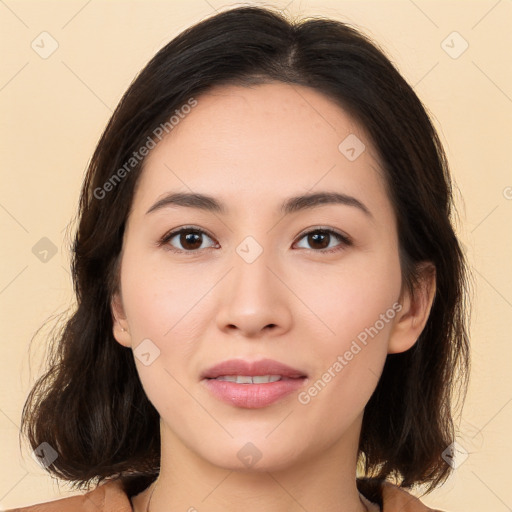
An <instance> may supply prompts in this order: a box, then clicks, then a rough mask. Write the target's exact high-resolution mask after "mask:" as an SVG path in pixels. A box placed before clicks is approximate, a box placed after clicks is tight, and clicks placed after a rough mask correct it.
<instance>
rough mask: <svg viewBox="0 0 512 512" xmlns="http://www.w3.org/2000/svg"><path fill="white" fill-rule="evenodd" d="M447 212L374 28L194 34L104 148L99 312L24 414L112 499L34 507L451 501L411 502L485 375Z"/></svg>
mask: <svg viewBox="0 0 512 512" xmlns="http://www.w3.org/2000/svg"><path fill="white" fill-rule="evenodd" d="M451 209H452V197H451V183H450V176H449V172H448V165H447V162H446V158H445V155H444V152H443V149H442V147H441V144H440V142H439V139H438V136H437V134H436V132H435V130H434V128H433V126H432V124H431V121H430V119H429V117H428V115H427V113H426V112H425V109H424V107H423V106H422V104H421V102H420V100H419V99H418V98H417V96H416V95H415V93H414V92H413V90H412V88H411V87H410V86H409V85H408V84H407V83H406V82H405V80H404V79H403V78H402V77H401V75H400V74H399V73H398V71H397V70H396V69H395V68H394V67H393V65H392V64H391V63H390V61H389V60H388V59H387V57H386V56H385V55H384V54H383V53H382V51H381V50H379V49H378V48H377V47H376V45H375V43H373V42H371V41H370V40H368V39H367V38H366V37H365V36H364V35H362V34H361V33H359V32H358V31H356V30H355V29H353V28H351V27H349V26H347V25H345V24H343V23H341V22H338V21H334V20H327V19H319V18H317V19H309V20H304V21H299V22H290V21H288V20H286V19H285V18H284V17H282V16H281V15H279V14H278V13H276V12H274V11H271V10H267V9H263V8H257V7H241V8H235V9H231V10H229V11H225V12H222V13H220V14H217V15H215V16H213V17H211V18H209V19H206V20H205V21H202V22H201V23H199V24H197V25H195V26H193V27H191V28H189V29H188V30H186V31H184V32H183V33H181V34H180V35H179V36H178V37H176V38H175V39H174V40H172V41H171V42H170V43H169V44H167V45H166V46H165V47H164V48H163V49H162V50H160V51H159V52H158V53H157V55H156V56H155V57H154V58H153V59H152V60H151V61H150V62H149V63H148V65H147V66H146V67H145V68H144V69H143V70H142V72H141V73H140V74H139V75H138V77H137V78H136V80H135V81H134V82H133V83H132V84H131V86H130V87H129V89H128V91H127V92H126V93H125V95H124V97H123V98H122V100H121V102H120V103H119V105H118V107H117V109H116V111H115V113H114V114H113V116H112V118H111V120H110V122H109V123H108V126H107V127H106V129H105V132H104V133H103V135H102V137H101V140H100V141H99V144H98V146H97V148H96V151H95V153H94V155H93V158H92V161H91V164H90V167H89V170H88V174H87V176H86V179H85V182H84V185H83V189H82V195H81V200H80V211H79V227H78V230H77V234H76V238H75V242H74V246H73V278H74V283H75V291H76V294H77V309H76V311H75V312H74V313H73V315H72V316H71V318H70V319H69V321H68V322H67V324H66V325H65V328H64V330H63V332H62V333H60V335H59V336H58V339H57V341H58V344H57V346H56V350H55V351H54V357H53V358H52V360H51V361H50V369H49V370H48V372H47V373H46V374H45V375H44V376H43V377H42V378H41V379H40V380H39V381H38V382H37V383H36V385H35V387H34V389H33V390H32V392H31V394H30V396H29V397H28V399H27V403H26V404H25V408H24V411H23V418H22V420H23V423H22V425H23V432H24V433H25V434H26V435H27V437H28V439H29V441H30V443H31V446H32V447H33V448H34V450H36V454H38V456H39V457H40V459H41V461H42V464H43V466H45V467H46V468H47V470H48V471H49V472H51V473H52V474H53V475H55V476H57V477H59V478H61V479H64V480H68V481H71V482H73V483H74V484H75V485H76V486H77V488H86V487H87V486H88V485H90V484H91V483H94V484H95V485H97V487H96V488H95V489H94V490H88V492H87V493H86V494H84V495H82V496H75V497H71V498H65V499H61V500H56V501H54V502H50V503H47V504H40V505H37V506H34V507H26V508H22V509H18V510H23V511H26V512H29V511H31V510H32V511H35V510H38V511H44V512H49V511H58V510H83V511H85V510H104V511H114V510H116V511H134V512H163V511H170V510H173V511H174V510H189V511H193V510H208V511H218V510H223V511H226V510H235V508H238V507H239V506H243V507H244V509H245V510H249V511H251V510H265V511H271V512H273V511H275V512H278V511H284V510H286V511H298V510H326V511H339V510H347V511H354V512H356V511H357V512H359V511H365V510H366V511H377V510H381V511H384V512H393V511H418V512H419V511H427V510H430V509H428V508H427V507H425V506H424V505H423V504H422V503H421V502H420V500H419V499H418V498H415V497H413V495H412V494H411V493H409V492H408V491H407V490H410V489H412V488H413V487H414V486H417V485H424V486H425V487H426V489H427V491H428V490H432V489H434V488H435V487H436V486H439V485H440V484H441V483H443V482H444V481H445V479H446V478H447V477H448V476H449V474H450V471H451V467H450V465H449V464H448V463H447V462H446V460H448V461H449V458H448V457H447V456H446V454H447V453H449V452H450V447H451V445H452V443H453V441H454V424H453V419H452V412H451V404H452V398H453V397H454V396H455V393H456V392H460V396H463V395H464V391H465V384H466V381H467V370H468V366H469V361H468V340H467V322H468V315H467V311H466V307H465V304H466V284H467V267H466V263H465V259H464V256H463V253H462V251H461V248H460V244H459V242H458V240H457V237H456V236H455V233H454V229H453V226H452V221H451ZM458 377H462V379H460V380H459V379H458ZM457 382H460V384H461V385H460V386H459V387H455V383H457ZM356 475H358V476H359V478H356Z"/></svg>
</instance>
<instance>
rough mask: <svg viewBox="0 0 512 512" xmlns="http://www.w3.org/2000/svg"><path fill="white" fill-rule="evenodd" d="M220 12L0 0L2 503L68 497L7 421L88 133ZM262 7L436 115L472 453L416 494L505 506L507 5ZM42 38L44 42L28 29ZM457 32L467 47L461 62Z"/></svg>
mask: <svg viewBox="0 0 512 512" xmlns="http://www.w3.org/2000/svg"><path fill="white" fill-rule="evenodd" d="M253 3H257V2H253ZM229 5H235V4H230V3H229V2H228V3H224V2H221V1H219V0H194V1H186V2H185V1H170V0H167V1H148V2H142V1H139V2H120V1H108V2H107V1H105V0H103V1H102V0H92V1H91V0H89V1H87V0H81V1H79V2H75V1H67V2H63V1H61V2H49V1H39V2H28V1H25V2H22V1H14V0H4V1H0V38H1V41H0V43H1V44H0V48H1V49H2V60H1V62H2V67H1V70H0V104H1V109H2V118H1V119H2V123H1V134H0V137H1V165H0V172H1V189H0V226H1V233H2V251H1V258H2V266H1V270H0V311H1V313H0V314H1V325H2V331H1V332H2V342H1V347H2V355H1V357H0V375H1V391H0V443H1V445H0V509H2V507H3V508H11V507H14V506H19V505H28V504H32V503H35V502H41V501H48V500H50V499H54V498H56V497H59V496H63V495H69V493H70V491H69V490H68V489H69V487H67V486H66V485H64V484H62V485H61V486H60V487H59V486H58V485H57V483H56V482H55V481H52V479H50V478H49V477H48V476H47V475H46V473H45V472H44V471H43V470H42V468H40V467H39V466H38V465H37V464H36V463H35V462H34V461H33V459H32V458H31V454H30V451H29V450H28V449H25V450H24V452H23V456H22V455H21V454H20V453H19V446H18V426H19V423H20V414H21V409H22V406H23V403H24V400H25V397H26V395H27V393H28V391H29V389H30V388H31V386H32V384H33V382H34V381H35V379H36V377H37V376H38V375H39V374H40V371H41V362H42V356H43V353H44V337H39V338H38V342H37V343H34V345H33V350H32V356H31V358H29V357H28V347H29V343H30V340H31V337H32V336H33V335H34V333H35V331H36V329H37V328H38V327H40V326H41V324H43V323H44V322H45V321H46V320H47V319H48V317H49V316H50V315H53V314H56V313H59V312H62V311H64V310H65V309H66V307H67V306H68V305H69V304H71V301H72V293H71V292H72V289H71V281H70V275H69V271H68V252H67V246H68V239H67V238H66V226H67V225H68V223H69V221H70V220H71V219H72V217H73V215H74V213H75V208H76V204H77V200H78V193H79V188H80V184H81V180H82V177H83V173H84V170H85V168H86V165H87V163H88V160H89V158H90V156H91V155H92V152H93V149H94V146H95V144H96V142H97V140H98V137H99V136H100V133H101V131H102V129H103V127H104V126H105V124H106V122H107V120H108V118H109V116H110V114H111V111H112V110H113V109H114V107H115V105H116V104H117V102H118V101H119V99H120V97H121V95H122V93H123V92H124V91H125V89H126V88H127V86H128V85H129V83H130V81H131V80H132V78H133V77H134V76H135V74H136V73H137V72H138V71H139V70H140V69H141V68H142V67H143V66H144V64H145V63H146V62H147V61H148V59H149V58H150V57H151V56H152V55H153V54H154V53H155V52H156V51H157V50H158V49H159V48H160V47H161V46H163V45H164V44H165V43H166V42H168V41H169V40H170V39H171V38H172V37H173V36H175V35H176V34H178V32H180V31H181V30H182V29H184V28H186V27H187V26H189V25H191V24H193V23H195V22H197V21H199V20H201V19H203V18H204V17H206V16H209V15H210V14H212V13H213V12H214V11H215V10H222V9H224V8H226V7H227V6H229ZM267 5H273V6H277V7H279V8H285V7H286V6H287V10H288V11H289V12H291V13H294V14H295V13H300V14H320V15H327V16H332V17H336V18H338V19H341V20H344V21H349V22H351V23H353V24H355V25H357V26H359V27H360V28H362V29H363V30H364V31H365V32H366V33H368V34H369V35H370V36H373V37H374V38H375V39H376V40H377V41H378V42H379V43H380V44H381V45H382V46H383V48H384V49H385V50H386V51H387V52H388V54H389V55H390V56H391V58H392V60H393V61H394V62H395V63H396V65H397V66H398V67H399V69H400V70H401V72H402V73H403V74H404V76H405V77H406V79H407V80H408V81H409V82H410V83H411V84H412V85H413V86H414V87H415V90H416V92H417V94H418V95H419V96H420V98H421V99H422V100H423V101H424V103H425V104H426V105H427V106H428V108H429V110H430V111H431V113H432V115H433V116H434V119H435V123H436V126H437V127H438V129H439V130H440V133H441V137H442V140H443V141H444V143H445V147H446V150H447V153H448V156H449V160H450V163H451V168H452V172H453V175H454V177H455V180H456V182H457V185H458V189H459V193H458V196H457V201H458V208H459V212H460V225H459V227H458V230H459V234H460V236H461V239H462V240H463V242H464V245H465V246H466V248H467V251H468V254H469V258H470V262H471V266H472V270H473V273H474V277H475V293H474V295H475V301H474V314H473V321H472V331H471V332H472V351H473V372H472V379H471V387H470V390H469V395H468V399H467V402H466V407H465V410H464V413H463V415H462V418H461V422H460V425H461V432H460V438H459V443H460V444H461V445H462V446H463V447H464V448H465V449H466V450H467V451H468V452H469V457H468V458H467V459H466V460H465V461H464V462H463V464H461V465H460V466H459V467H458V469H457V470H456V471H455V474H454V475H453V477H452V478H451V479H450V480H449V481H448V482H447V483H446V484H445V485H444V487H442V488H441V489H439V490H438V491H436V492H434V493H433V494H431V495H429V496H427V497H425V498H424V502H425V503H427V504H428V505H430V506H432V507H439V508H442V509H443V510H449V511H451V512H471V511H480V510H493V511H495V512H502V511H503V512H504V511H507V510H511V509H512V486H511V485H510V483H511V481H512V478H511V473H512V471H511V469H510V466H511V464H510V456H511V454H512V450H511V448H512V442H511V437H510V433H509V432H510V430H511V427H512V378H511V376H510V371H509V367H510V362H511V356H512V340H511V335H510V332H511V323H512V322H511V318H512V271H511V267H510V266H511V262H512V230H511V228H510V226H511V224H512V172H511V169H512V166H511V160H512V158H511V151H510V149H511V142H512V139H511V135H512V134H511V132H512V129H511V126H512V67H511V66H510V49H511V43H512V35H511V31H510V26H511V22H512V2H511V1H510V0H501V1H496V0H488V1H487V0H486V1H472V2H471V1H464V2H462V1H456V2H444V1H443V2H441V1H424V0H416V1H414V2H413V1H412V0H410V1H409V0H402V1H395V2H391V1H380V2H378V1H374V2H370V1H357V2H356V1H340V0H337V1H330V2H329V1H320V0H319V1H302V2H300V1H294V2H287V1H274V2H273V3H267ZM43 31H46V32H48V33H49V34H50V36H47V35H43V36H40V34H41V32H43ZM454 31H456V32H458V33H459V34H460V36H461V37H462V38H461V37H459V36H457V35H453V34H452V32H454ZM450 34H452V35H450ZM50 37H51V38H53V39H54V40H55V41H57V43H58V48H57V50H56V51H55V52H54V53H53V54H52V55H50V56H48V57H47V58H45V59H44V58H42V57H41V56H40V55H39V53H41V52H43V51H44V50H43V45H44V48H45V49H46V51H48V50H49V49H51V44H52V40H51V39H50ZM42 38H46V39H44V41H43V42H41V41H42ZM447 38H448V39H447ZM445 40H446V41H445ZM33 41H34V47H35V48H36V49H37V50H38V51H39V53H37V52H36V51H35V50H34V49H33V48H32V47H31V44H32V42H33ZM443 41H445V43H443ZM464 41H466V42H467V43H468V45H469V46H468V48H467V50H466V51H465V52H464V53H462V54H461V55H458V53H460V51H461V50H462V49H463V47H464ZM447 52H449V53H451V56H450V55H449V53H447ZM455 56H457V58H453V57H455ZM43 237H47V238H48V239H49V240H50V241H51V242H52V243H53V244H54V245H55V249H56V254H55V255H54V256H52V254H51V252H50V253H49V254H48V256H47V261H46V262H44V261H41V260H40V259H39V258H38V257H36V254H34V253H33V252H32V249H33V247H34V246H35V245H36V243H38V242H39V241H40V239H42V238H43ZM41 243H46V244H48V242H41ZM35 252H36V253H37V251H35ZM40 256H41V255H40ZM41 340H42V342H41Z"/></svg>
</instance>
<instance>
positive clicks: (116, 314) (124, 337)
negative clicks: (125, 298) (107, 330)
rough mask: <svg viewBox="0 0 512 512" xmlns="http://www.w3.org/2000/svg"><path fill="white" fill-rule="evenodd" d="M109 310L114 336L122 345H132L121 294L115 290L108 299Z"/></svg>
mask: <svg viewBox="0 0 512 512" xmlns="http://www.w3.org/2000/svg"><path fill="white" fill-rule="evenodd" d="M110 310H111V313H112V324H113V326H112V331H113V334H114V338H115V339H116V341H117V342H119V343H120V344H121V345H123V346H124V347H131V346H132V337H131V334H130V330H129V328H128V322H127V320H126V314H125V312H124V307H123V303H122V300H121V295H120V293H119V292H115V293H114V295H113V296H112V299H111V301H110Z"/></svg>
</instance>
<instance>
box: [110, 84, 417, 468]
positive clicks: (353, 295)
mask: <svg viewBox="0 0 512 512" xmlns="http://www.w3.org/2000/svg"><path fill="white" fill-rule="evenodd" d="M196 99H197V106H195V107H194V108H193V109H192V110H191V112H190V113H189V114H188V115H187V116H185V117H184V118H183V119H181V120H180V122H179V124H178V125H177V126H175V127H174V128H173V130H172V131H171V132H170V134H169V135H168V136H167V137H166V138H164V139H163V140H162V141H161V142H160V143H159V144H158V145H157V146H156V148H154V149H153V150H151V152H150V154H149V156H148V157H147V158H146V161H145V164H144V169H143V171H142V175H141V177H140V179H139V182H138V185H137V188H136V192H135V195H134V199H133V203H132V208H131V212H130V215H129V218H128V221H127V225H126V229H125V236H124V242H123V252H122V259H121V266H120V290H119V293H118V294H117V295H116V296H115V297H114V300H113V302H112V308H113V313H114V316H115V319H116V320H115V325H114V335H115V337H116V339H117V341H118V342H119V343H121V344H123V345H124V346H126V347H131V348H132V349H133V350H134V357H135V363H136V365H137V369H138V372H139V376H140V379H141V382H142V385H143V387H144V390H145V392H146V394H147V396H148V398H149V400H150V401H151V402H152V403H153V405H154V406H155V408H156V409H157V410H158V412H159V414H160V416H161V425H162V428H163V431H162V439H163V440H164V439H165V442H167V443H168V444H169V445H173V446H176V447H177V446H185V447H187V448H188V449H190V450H192V451H193V452H194V453H195V454H196V455H199V456H200V457H201V458H202V459H203V460H206V461H209V462H211V463H213V464H215V465H218V466H221V467H226V468H243V467H244V462H243V461H242V458H241V457H240V454H239V451H240V450H241V449H244V450H249V451H251V450H254V452H255V453H258V452H259V453H260V454H261V460H260V461H259V462H258V466H257V467H258V469H265V470H268V469H270V468H273V469H276V468H284V467H286V466H290V465H292V464H295V463H298V462H301V463H304V462H306V461H307V460H310V459H312V458H313V457H315V456H317V455H318V454H320V453H323V452H325V450H326V448H329V449H330V450H329V451H330V452H331V453H335V452H336V448H337V447H342V446H343V447H344V448H343V449H346V448H347V446H352V447H354V445H357V439H358V435H359V429H360V422H361V418H362V413H363V411H364V407H365V405H366V403H367V401H368V399H369V398H370V395H371V394H372V392H373V390H374V389H375V386H376V385H377V382H378V378H379V376H380V374H381V371H382V367H383V365H384V362H385V358H386V355H387V353H389V352H399V351H403V350H406V349H408V348H409V347H410V346H411V345H412V344H413V343H414V341H415V340H416V338H417V336H418V335H419V332H420V331H421V328H422V322H421V321H417V320H414V314H413V313H414V309H413V308H412V306H411V303H410V302H409V300H408V299H407V298H406V299H405V300H404V298H403V297H401V296H400V295H401V286H402V283H401V273H400V262H399V256H398V239H397V230H396V219H395V217H394V214H393V210H392V205H391V203H390V200H389V198H388V196H387V194H386V189H385V184H384V179H383V176H382V173H381V171H380V170H379V162H378V159H377V156H376V152H375V150H374V148H373V147H372V144H371V142H370V140H369V139H368V137H367V136H366V134H365V132H364V130H363V129H362V128H361V127H360V126H358V124H357V123H355V122H354V120H353V119H351V117H350V116H348V115H347V113H346V112H345V111H344V110H342V109H341V108H340V107H338V106H336V104H334V103H333V102H332V101H331V100H330V99H328V98H326V97H325V96H323V95H322V94H320V93H318V92H316V91H314V90H312V89H309V88H306V87H299V86H293V87H291V86H290V85H285V84H275V83H274V84H265V85H259V86H255V87H253V88H243V87H237V86H229V87H227V86H223V87H217V88H215V89H212V90H211V91H210V92H209V93H208V94H204V95H202V96H200V97H198V98H196ZM347 137H349V138H348V139H347ZM343 141H345V142H343ZM340 144H341V146H340ZM363 144H364V146H363ZM351 148H353V151H352V149H351ZM359 153H360V154H359ZM354 157H355V158H354ZM175 193H183V194H190V193H193V194H203V195H207V196H209V197H210V198H213V199H214V200H215V201H216V202H217V203H218V204H219V205H220V206H219V207H218V208H217V209H211V208H200V207H198V206H197V205H195V206H194V205H192V204H191V203H188V205H184V204H183V203H182V204H178V203H176V202H169V201H167V202H166V201H163V202H162V201H161V200H162V199H164V198H166V197H167V196H168V195H169V194H175ZM321 193H325V194H330V195H332V196H331V198H332V197H333V195H334V194H338V195H339V197H341V201H336V202H333V201H326V200H325V197H324V199H317V201H311V200H310V201H308V200H307V199H303V200H301V201H296V202H294V203H291V204H292V207H290V203H289V204H288V206H289V207H288V208H282V205H283V204H285V205H286V203H287V201H289V200H290V198H292V197H296V196H302V195H311V194H321ZM326 197H329V196H326ZM159 202H160V203H159ZM157 203H159V205H157V206H155V205H156V204H157ZM202 204H203V206H204V205H205V204H206V202H205V201H203V203H202ZM208 204H209V205H210V206H211V202H209V203H208ZM180 229H183V230H184V231H183V232H181V233H179V232H178V233H177V234H175V233H174V232H177V231H179V230H180ZM411 318H412V319H413V320H411ZM122 329H125V330H122ZM229 359H242V360H246V361H260V360H262V359H272V360H275V361H278V362H280V363H284V364H286V365H288V366H290V367H292V368H294V369H297V370H299V371H300V373H301V375H305V376H306V378H303V379H301V380H300V381H294V382H293V385H294V386H295V387H294V388H293V391H292V392H288V394H285V395H279V397H278V398H277V399H275V400H274V401H272V402H270V403H267V404H265V403H263V402H244V401H243V399H240V401H239V402H229V401H225V400H222V399H219V398H218V396H217V395H215V394H214V393H213V392H212V391H211V388H210V387H209V384H208V382H209V381H208V380H204V379H202V373H203V372H204V371H205V370H207V369H208V368H210V367H212V366H213V365H216V364H218V363H221V362H223V361H225V360H229ZM281 385H283V389H284V388H285V387H286V386H285V385H284V384H283V382H281ZM214 386H217V388H216V389H218V388H219V387H222V384H218V382H217V384H215V385H214ZM226 386H227V387H230V389H234V387H235V386H236V387H237V388H238V389H240V386H256V385H255V384H226ZM263 386H274V384H268V383H267V384H260V385H258V388H259V389H263ZM274 387H275V386H274ZM254 389H256V388H254ZM267 389H269V388H267ZM276 389H277V388H276ZM286 389H288V388H286ZM235 392H236V391H235ZM228 393H229V391H228ZM258 393H259V391H258ZM262 393H264V392H263V391H262ZM242 394H243V396H245V395H244V391H242ZM253 394H254V393H253ZM255 394H257V393H255ZM244 404H245V405H244ZM251 404H252V405H251ZM258 404H259V405H258ZM255 405H256V406H255ZM247 443H252V444H253V445H254V447H255V448H253V447H249V445H248V444H247ZM256 450H257V451H256ZM241 453H244V452H243V451H242V452H241Z"/></svg>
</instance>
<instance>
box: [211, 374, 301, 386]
mask: <svg viewBox="0 0 512 512" xmlns="http://www.w3.org/2000/svg"><path fill="white" fill-rule="evenodd" d="M301 378H305V377H285V376H283V375H252V376H251V375H220V376H219V377H215V378H214V379H213V378H208V380H220V381H225V382H235V383H236V384H269V383H271V382H278V381H280V380H293V379H301Z"/></svg>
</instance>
